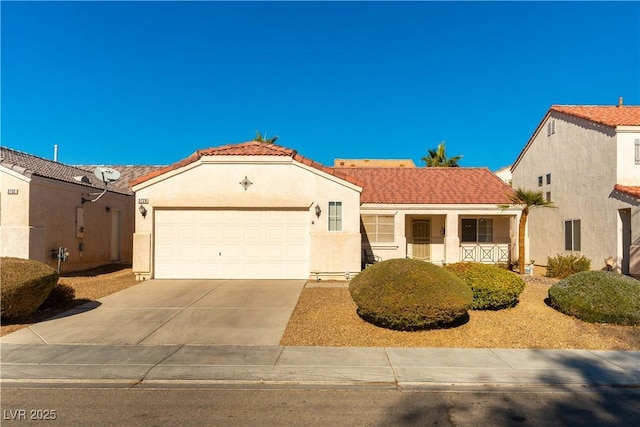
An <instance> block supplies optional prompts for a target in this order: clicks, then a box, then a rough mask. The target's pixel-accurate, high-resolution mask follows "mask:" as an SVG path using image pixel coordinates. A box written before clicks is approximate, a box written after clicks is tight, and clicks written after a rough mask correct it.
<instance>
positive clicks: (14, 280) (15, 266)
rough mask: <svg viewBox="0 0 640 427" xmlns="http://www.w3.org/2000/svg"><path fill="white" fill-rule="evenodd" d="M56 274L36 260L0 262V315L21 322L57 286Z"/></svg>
mask: <svg viewBox="0 0 640 427" xmlns="http://www.w3.org/2000/svg"><path fill="white" fill-rule="evenodd" d="M58 276H59V275H58V272H57V271H56V270H55V269H53V268H51V267H49V266H48V265H46V264H43V263H41V262H38V261H33V260H28V259H22V258H2V259H0V279H1V280H0V281H1V282H2V286H1V287H0V316H2V317H3V318H5V319H21V318H25V317H28V316H31V315H32V314H33V313H35V312H36V310H38V307H39V306H40V305H41V304H42V303H43V302H44V300H46V299H47V296H49V293H50V292H51V290H52V289H53V288H55V286H56V284H57V283H58Z"/></svg>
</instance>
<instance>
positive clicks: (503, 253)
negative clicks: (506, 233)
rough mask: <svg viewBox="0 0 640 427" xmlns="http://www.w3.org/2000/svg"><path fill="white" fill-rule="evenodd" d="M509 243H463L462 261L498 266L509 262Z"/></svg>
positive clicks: (461, 248)
mask: <svg viewBox="0 0 640 427" xmlns="http://www.w3.org/2000/svg"><path fill="white" fill-rule="evenodd" d="M509 246H510V245H509V244H508V243H463V244H461V245H460V261H463V262H465V261H466V262H479V263H482V264H498V263H501V262H509V258H510V257H509V253H510V250H509Z"/></svg>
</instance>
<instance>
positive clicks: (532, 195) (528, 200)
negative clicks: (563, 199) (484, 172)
mask: <svg viewBox="0 0 640 427" xmlns="http://www.w3.org/2000/svg"><path fill="white" fill-rule="evenodd" d="M509 199H510V200H511V203H513V204H515V205H522V213H521V214H520V223H519V224H518V268H519V269H520V274H523V273H524V257H525V253H524V234H525V230H526V227H527V218H528V216H529V211H530V210H531V208H535V207H543V208H554V207H555V206H554V205H553V203H551V202H550V201H548V200H547V199H545V198H544V197H543V195H542V191H533V190H523V189H522V188H518V189H517V190H516V192H515V193H514V194H511V195H510V196H509Z"/></svg>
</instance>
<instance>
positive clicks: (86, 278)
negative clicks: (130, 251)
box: [0, 264, 139, 336]
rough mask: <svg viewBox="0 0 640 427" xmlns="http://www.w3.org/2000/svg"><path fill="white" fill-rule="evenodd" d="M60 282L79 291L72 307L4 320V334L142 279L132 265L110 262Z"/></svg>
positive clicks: (109, 293)
mask: <svg viewBox="0 0 640 427" xmlns="http://www.w3.org/2000/svg"><path fill="white" fill-rule="evenodd" d="M58 283H59V284H63V285H67V286H71V287H72V288H73V289H75V291H76V297H75V299H74V300H73V302H72V303H71V304H70V305H69V306H68V307H65V308H64V309H56V310H43V311H38V312H37V313H35V314H34V315H33V316H31V317H30V318H28V319H23V320H21V321H18V322H7V321H5V320H4V319H3V321H2V325H1V326H0V336H4V335H7V334H10V333H12V332H15V331H17V330H19V329H22V328H26V327H28V326H29V325H32V324H34V323H38V322H42V321H45V320H47V319H50V318H51V317H53V316H56V315H58V314H60V313H62V312H64V311H67V310H69V309H72V308H74V307H77V306H79V305H82V304H85V303H87V302H90V301H95V300H98V299H100V298H103V297H106V296H107V295H111V294H112V293H114V292H118V291H121V290H123V289H126V288H128V287H130V286H133V285H135V284H137V283H139V282H137V281H136V279H135V276H134V274H133V272H132V270H131V268H130V267H129V266H125V265H120V264H109V265H104V266H102V267H98V268H94V269H91V270H86V271H81V272H76V273H66V274H63V275H62V276H61V277H60V279H59V280H58Z"/></svg>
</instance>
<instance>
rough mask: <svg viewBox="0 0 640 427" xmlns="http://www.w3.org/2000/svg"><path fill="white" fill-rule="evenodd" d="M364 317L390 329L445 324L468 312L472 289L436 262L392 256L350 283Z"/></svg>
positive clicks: (416, 328) (350, 290) (367, 269)
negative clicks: (392, 257) (393, 257)
mask: <svg viewBox="0 0 640 427" xmlns="http://www.w3.org/2000/svg"><path fill="white" fill-rule="evenodd" d="M349 292H350V293H351V297H352V298H353V301H354V302H355V303H356V305H357V306H358V314H359V315H360V317H362V318H363V319H364V320H366V321H368V322H370V323H373V324H374V325H377V326H381V327H383V328H388V329H397V330H403V331H414V330H420V329H430V328H437V327H445V326H447V325H448V324H451V323H453V322H454V321H456V320H458V319H460V318H461V317H462V316H464V315H465V314H466V313H467V310H468V309H469V306H470V305H471V302H472V300H473V294H472V293H471V289H469V287H468V286H467V285H466V284H465V283H464V282H463V281H462V280H460V279H459V278H458V277H456V276H455V275H453V274H451V273H449V272H448V271H446V270H444V269H443V268H441V267H438V266H436V265H434V264H431V263H428V262H424V261H418V260H413V259H391V260H387V261H382V262H379V263H376V264H374V265H372V266H371V267H368V268H366V269H365V270H364V271H362V272H361V273H359V274H358V275H357V276H355V277H354V278H353V279H352V280H351V283H350V284H349Z"/></svg>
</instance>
